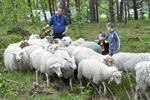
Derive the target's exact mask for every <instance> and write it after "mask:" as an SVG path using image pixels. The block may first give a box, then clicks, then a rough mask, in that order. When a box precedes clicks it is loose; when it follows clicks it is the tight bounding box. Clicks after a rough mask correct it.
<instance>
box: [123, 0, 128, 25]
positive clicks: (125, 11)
mask: <svg viewBox="0 0 150 100" xmlns="http://www.w3.org/2000/svg"><path fill="white" fill-rule="evenodd" d="M124 13H125V14H124V15H125V16H124V23H125V24H126V23H127V0H124Z"/></svg>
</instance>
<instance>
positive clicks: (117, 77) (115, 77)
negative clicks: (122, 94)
mask: <svg viewBox="0 0 150 100" xmlns="http://www.w3.org/2000/svg"><path fill="white" fill-rule="evenodd" d="M121 74H122V71H118V70H117V71H114V72H113V75H112V76H113V77H112V78H113V80H114V81H115V82H116V84H120V83H121Z"/></svg>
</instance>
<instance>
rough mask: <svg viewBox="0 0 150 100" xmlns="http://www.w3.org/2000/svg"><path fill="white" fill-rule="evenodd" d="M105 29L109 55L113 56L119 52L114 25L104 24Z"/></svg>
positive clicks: (118, 40) (118, 42)
mask: <svg viewBox="0 0 150 100" xmlns="http://www.w3.org/2000/svg"><path fill="white" fill-rule="evenodd" d="M106 28H107V30H108V31H109V33H108V34H107V36H106V38H108V42H109V54H110V55H113V54H116V53H118V52H119V49H120V38H119V36H118V34H117V32H115V30H114V24H113V23H111V22H109V23H107V24H106ZM106 38H105V39H106Z"/></svg>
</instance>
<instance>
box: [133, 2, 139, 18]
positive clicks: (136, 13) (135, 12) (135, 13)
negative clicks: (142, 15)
mask: <svg viewBox="0 0 150 100" xmlns="http://www.w3.org/2000/svg"><path fill="white" fill-rule="evenodd" d="M132 1H133V9H134V19H135V20H138V12H137V3H136V0H132Z"/></svg>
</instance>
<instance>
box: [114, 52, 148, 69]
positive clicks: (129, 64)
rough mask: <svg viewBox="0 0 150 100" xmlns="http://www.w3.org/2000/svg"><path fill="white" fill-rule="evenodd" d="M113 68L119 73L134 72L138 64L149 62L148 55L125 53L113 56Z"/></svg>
mask: <svg viewBox="0 0 150 100" xmlns="http://www.w3.org/2000/svg"><path fill="white" fill-rule="evenodd" d="M112 58H113V59H114V60H115V66H116V67H117V68H118V70H121V71H134V69H135V65H136V64H137V63H138V62H142V61H150V53H125V52H120V53H117V54H114V55H113V56H112Z"/></svg>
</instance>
